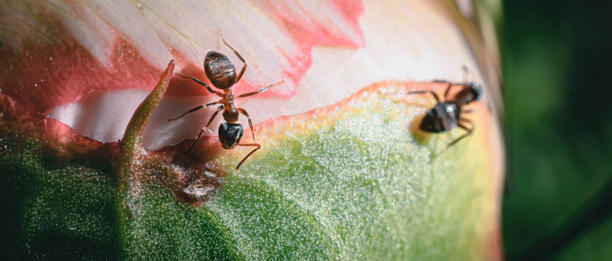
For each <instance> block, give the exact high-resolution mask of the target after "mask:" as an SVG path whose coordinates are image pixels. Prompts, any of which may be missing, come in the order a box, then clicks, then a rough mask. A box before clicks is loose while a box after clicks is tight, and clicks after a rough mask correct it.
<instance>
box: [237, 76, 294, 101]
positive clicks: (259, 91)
mask: <svg viewBox="0 0 612 261" xmlns="http://www.w3.org/2000/svg"><path fill="white" fill-rule="evenodd" d="M283 83H285V80H281V81H278V82H275V83H273V84H270V85H268V86H266V87H263V88H261V89H259V90H257V91H254V92H247V93H243V94H240V95H238V96H237V97H236V98H243V97H249V96H253V95H255V94H260V93H262V92H265V91H266V90H267V89H268V88H270V87H274V86H276V85H280V84H283Z"/></svg>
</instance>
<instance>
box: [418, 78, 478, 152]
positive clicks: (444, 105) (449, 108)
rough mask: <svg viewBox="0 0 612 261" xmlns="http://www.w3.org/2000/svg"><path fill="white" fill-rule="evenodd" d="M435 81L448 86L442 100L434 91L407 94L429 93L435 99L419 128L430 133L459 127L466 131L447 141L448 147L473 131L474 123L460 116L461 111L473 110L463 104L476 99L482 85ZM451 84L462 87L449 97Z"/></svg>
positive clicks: (469, 111) (468, 111)
mask: <svg viewBox="0 0 612 261" xmlns="http://www.w3.org/2000/svg"><path fill="white" fill-rule="evenodd" d="M435 82H439V83H446V84H447V86H448V87H446V91H444V99H445V100H444V101H440V98H439V97H438V95H437V94H436V93H435V92H434V91H412V92H408V94H426V93H430V94H431V95H432V96H433V97H434V99H436V105H435V106H434V107H433V108H431V109H429V110H428V111H427V113H426V114H425V117H424V118H423V121H421V124H420V125H419V129H421V130H423V131H426V132H431V133H440V132H445V131H448V130H451V129H452V128H455V127H459V128H462V129H464V130H465V131H466V133H465V134H463V135H461V136H460V137H459V138H457V139H455V140H454V141H452V142H451V143H449V144H448V146H447V148H449V147H451V146H453V145H455V144H457V142H459V141H461V140H462V139H464V138H465V137H467V136H469V135H471V134H472V132H473V131H474V124H473V123H472V121H471V120H469V119H466V118H462V115H463V113H471V112H473V110H472V109H464V108H463V106H465V105H468V104H470V103H471V102H473V101H478V99H479V98H480V95H481V92H482V87H481V86H480V85H479V84H477V83H474V82H467V83H452V82H448V81H440V80H437V81H435ZM453 86H456V87H461V88H462V89H461V91H459V92H458V93H457V94H455V96H454V97H449V92H450V89H451V87H453ZM467 125H469V126H467Z"/></svg>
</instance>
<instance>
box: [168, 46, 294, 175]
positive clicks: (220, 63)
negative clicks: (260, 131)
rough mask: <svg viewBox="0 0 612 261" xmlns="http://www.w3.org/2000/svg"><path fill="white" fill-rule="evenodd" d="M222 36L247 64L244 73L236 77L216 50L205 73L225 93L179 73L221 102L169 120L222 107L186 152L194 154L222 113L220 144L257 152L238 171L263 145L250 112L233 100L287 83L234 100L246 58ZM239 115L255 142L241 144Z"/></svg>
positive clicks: (200, 107) (231, 68) (201, 106)
mask: <svg viewBox="0 0 612 261" xmlns="http://www.w3.org/2000/svg"><path fill="white" fill-rule="evenodd" d="M219 37H220V38H221V40H222V41H223V43H224V44H225V45H226V46H227V47H229V48H230V49H231V50H232V51H233V52H234V54H236V56H238V59H240V61H242V62H243V63H244V65H243V66H242V70H240V73H239V74H238V76H236V69H235V67H234V65H233V64H232V62H231V61H230V60H229V59H228V58H227V56H225V55H224V54H222V53H219V52H215V51H210V52H208V53H207V54H206V58H205V59H204V71H205V72H206V76H207V77H208V79H209V80H210V82H211V83H212V84H213V85H214V86H215V87H216V88H218V89H221V90H222V91H215V90H213V89H212V88H211V87H210V86H208V85H207V84H206V83H204V82H202V81H200V80H198V79H197V78H195V77H193V76H186V75H182V74H178V73H177V75H178V76H180V77H183V78H187V79H191V80H193V81H194V82H196V83H198V84H200V85H202V86H204V87H206V90H208V91H209V92H210V93H212V94H215V95H217V96H219V97H221V99H219V100H218V101H215V102H211V103H207V104H202V105H200V106H197V107H195V108H193V109H191V110H188V111H186V112H185V113H183V114H181V115H179V116H177V117H176V118H172V119H169V120H168V121H173V120H177V119H179V118H181V117H183V116H185V115H187V114H189V113H192V112H195V111H198V110H200V109H202V108H204V107H208V106H212V105H216V104H220V105H219V107H218V108H217V110H216V111H215V112H214V113H213V115H212V116H211V117H210V120H208V123H207V124H206V127H204V128H202V129H201V130H200V133H199V134H198V136H197V137H196V139H195V141H194V142H193V144H191V146H190V147H189V149H187V151H185V154H187V153H189V151H191V149H193V147H194V146H195V144H196V143H197V142H198V140H199V139H200V137H201V136H202V133H203V132H204V130H205V129H206V130H208V131H210V129H208V127H209V126H210V124H211V123H212V122H213V120H214V119H215V117H217V114H219V112H221V111H223V119H224V120H225V122H223V123H221V125H220V126H219V133H218V134H219V137H218V139H219V141H220V142H221V145H223V148H224V149H232V148H234V147H235V146H243V147H255V149H253V150H252V151H251V152H249V153H248V154H247V155H246V156H245V157H244V158H243V159H242V160H241V161H240V163H238V165H237V166H236V170H238V168H240V165H242V163H243V162H244V161H245V160H246V159H247V158H248V157H249V156H251V155H252V154H253V153H255V151H257V150H259V149H260V148H261V145H260V144H259V143H256V141H255V132H253V122H252V121H251V117H249V114H248V113H247V111H246V110H245V109H243V108H236V106H234V99H235V98H243V97H248V96H253V95H256V94H259V93H262V92H264V91H266V90H267V89H268V88H270V87H272V86H275V85H279V84H281V83H283V82H284V81H280V82H277V83H274V84H270V85H268V86H265V87H263V88H261V89H259V90H257V91H254V92H249V93H244V94H241V95H238V96H236V97H234V92H233V90H232V86H233V85H234V84H235V83H237V82H238V81H240V79H241V78H242V75H243V74H244V71H245V70H246V67H247V64H246V61H245V60H244V58H242V56H241V55H240V54H239V53H238V51H236V50H235V49H234V48H233V47H231V46H230V45H229V44H228V43H227V42H226V41H225V39H223V36H222V35H221V34H219ZM240 114H243V115H244V116H245V117H246V118H247V119H248V122H249V128H250V129H251V134H253V142H254V143H240V139H241V138H242V130H243V129H242V125H241V124H240V123H238V118H239V116H240Z"/></svg>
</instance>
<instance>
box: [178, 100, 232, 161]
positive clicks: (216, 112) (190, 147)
mask: <svg viewBox="0 0 612 261" xmlns="http://www.w3.org/2000/svg"><path fill="white" fill-rule="evenodd" d="M222 110H223V105H221V106H219V108H218V109H217V111H215V113H213V115H212V116H210V120H208V123H207V124H206V127H204V128H202V129H200V133H199V134H198V136H197V137H196V139H195V140H194V141H193V143H192V144H191V146H189V149H187V150H186V151H185V154H187V153H189V152H190V151H191V149H193V147H194V146H195V145H196V143H198V140H200V137H202V132H204V129H208V126H210V124H211V123H212V121H213V120H214V119H215V117H217V114H219V112H220V111H222Z"/></svg>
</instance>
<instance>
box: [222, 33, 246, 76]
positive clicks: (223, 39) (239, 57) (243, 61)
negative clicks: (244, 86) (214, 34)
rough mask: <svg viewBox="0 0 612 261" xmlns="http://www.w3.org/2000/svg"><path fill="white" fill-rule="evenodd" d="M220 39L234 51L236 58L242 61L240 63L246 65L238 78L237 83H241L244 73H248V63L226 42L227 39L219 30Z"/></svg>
mask: <svg viewBox="0 0 612 261" xmlns="http://www.w3.org/2000/svg"><path fill="white" fill-rule="evenodd" d="M219 38H221V41H223V43H224V44H225V46H227V47H229V48H230V49H232V51H234V54H236V56H238V59H240V61H242V63H244V65H243V66H242V70H240V73H239V74H238V77H237V78H236V81H235V82H238V81H240V79H241V78H242V75H243V74H244V71H246V68H247V63H246V61H245V60H244V58H242V55H240V53H238V51H236V49H234V47H232V46H231V45H229V44H228V43H227V42H226V41H225V38H223V34H222V33H221V31H220V30H219Z"/></svg>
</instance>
